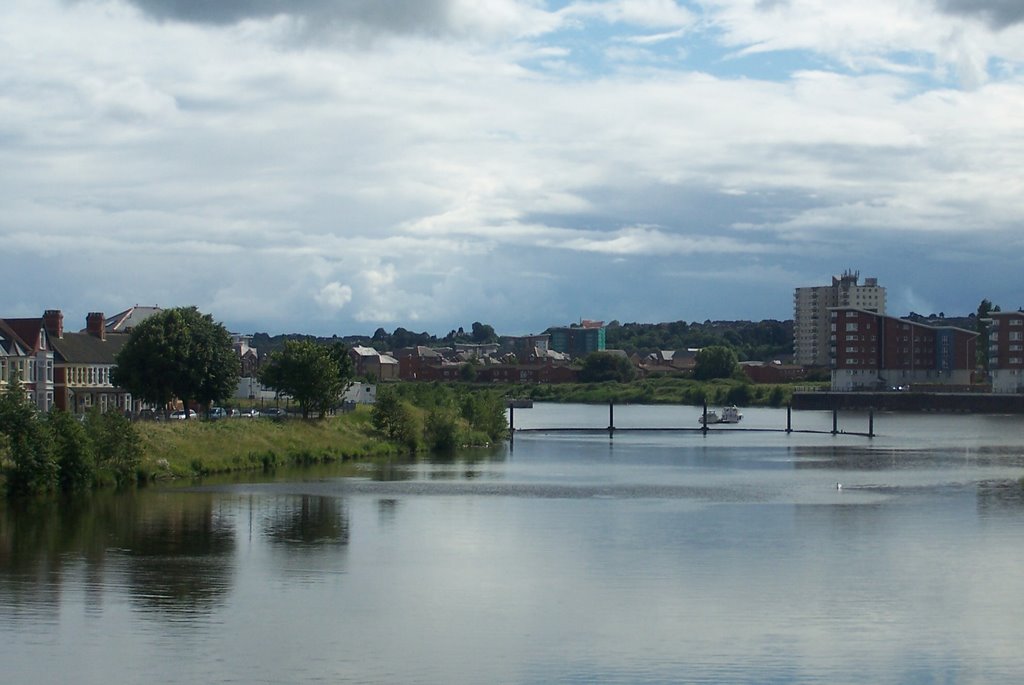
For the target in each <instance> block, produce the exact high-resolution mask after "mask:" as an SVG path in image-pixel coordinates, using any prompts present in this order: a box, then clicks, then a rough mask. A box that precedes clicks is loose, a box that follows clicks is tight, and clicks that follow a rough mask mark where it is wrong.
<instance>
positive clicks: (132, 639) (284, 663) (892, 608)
mask: <svg viewBox="0 0 1024 685" xmlns="http://www.w3.org/2000/svg"><path fill="white" fill-rule="evenodd" d="M698 411H699V410H698V409H697V408H694V407H638V406H631V407H616V409H615V424H616V426H619V427H626V426H637V427H641V426H642V427H656V426H659V427H666V426H685V427H694V426H696V425H697V423H696V422H697V414H698ZM744 413H745V414H746V417H745V418H744V421H743V423H742V424H741V425H742V426H744V427H748V428H749V427H764V428H783V427H785V423H786V413H785V410H771V409H748V410H745V412H744ZM515 420H516V425H517V427H521V428H525V427H541V426H565V425H579V426H594V427H603V426H606V425H607V423H608V409H607V407H584V406H574V405H568V406H552V405H537V406H536V407H535V408H534V409H531V410H517V411H516V416H515ZM794 428H813V429H822V430H828V429H830V428H831V415H830V414H827V413H817V412H795V413H794ZM840 429H841V430H847V431H850V432H853V431H865V430H866V429H867V416H866V415H863V414H860V415H858V414H851V415H844V416H841V417H840ZM875 430H876V431H877V432H878V433H879V435H878V437H875V438H874V439H873V440H869V439H867V438H864V437H858V436H854V435H849V434H847V435H842V434H841V435H835V436H833V435H817V434H803V433H793V434H790V435H786V434H784V433H767V432H764V433H759V432H746V433H743V432H725V431H718V430H715V429H712V431H711V433H710V434H709V435H707V436H702V435H700V434H699V433H668V432H638V433H626V432H623V433H618V434H616V435H615V437H614V439H613V440H609V438H608V437H607V435H600V434H587V435H570V434H563V433H522V434H520V435H518V436H517V437H516V440H515V443H514V448H510V446H508V445H505V446H501V447H498V448H495V449H494V450H491V451H481V452H475V453H473V454H471V455H460V456H459V457H457V458H455V459H451V460H447V461H446V460H439V461H435V462H431V463H420V464H414V465H404V464H392V465H389V466H379V467H374V468H367V470H366V473H365V477H364V478H341V477H338V476H336V475H333V473H332V471H331V470H330V469H321V470H310V471H301V472H296V473H291V474H286V473H279V474H277V475H276V477H275V478H273V479H264V480H262V481H260V480H258V477H257V476H252V477H246V478H247V479H249V482H243V481H239V482H221V483H217V482H209V481H207V482H205V483H203V484H197V485H191V486H188V487H182V486H177V487H159V488H147V489H144V490H141V491H139V492H137V493H134V494H131V495H123V496H101V497H95V498H93V499H92V500H90V501H89V502H86V503H78V504H76V505H66V506H64V507H61V508H56V507H43V508H38V509H13V508H10V507H8V508H7V509H6V510H4V509H3V508H2V507H0V669H2V671H0V673H2V675H0V682H3V683H11V684H14V683H97V684H99V683H102V684H104V685H107V684H109V683H190V684H192V683H312V682H317V683H595V682H601V683H689V682H694V683H1015V684H1016V683H1020V682H1024V497H1022V493H1021V490H1020V488H1019V486H1018V485H1017V483H1016V481H1017V480H1018V479H1020V478H1021V477H1024V417H1009V416H987V417H985V416H965V415H956V416H948V415H905V414H879V415H876V417H875ZM837 483H842V488H841V489H837V487H836V484H837Z"/></svg>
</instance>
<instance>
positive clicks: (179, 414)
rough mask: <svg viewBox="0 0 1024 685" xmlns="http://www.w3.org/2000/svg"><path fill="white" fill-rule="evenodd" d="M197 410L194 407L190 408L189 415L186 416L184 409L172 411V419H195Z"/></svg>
mask: <svg viewBox="0 0 1024 685" xmlns="http://www.w3.org/2000/svg"><path fill="white" fill-rule="evenodd" d="M195 417H196V412H195V410H194V409H189V410H188V416H185V412H184V410H181V409H179V410H178V411H176V412H171V421H184V420H185V419H194V418H195Z"/></svg>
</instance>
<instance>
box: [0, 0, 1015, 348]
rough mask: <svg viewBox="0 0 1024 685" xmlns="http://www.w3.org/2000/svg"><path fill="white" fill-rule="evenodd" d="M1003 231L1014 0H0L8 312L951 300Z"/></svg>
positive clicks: (956, 302) (598, 314) (781, 314)
mask: <svg viewBox="0 0 1024 685" xmlns="http://www.w3.org/2000/svg"><path fill="white" fill-rule="evenodd" d="M1022 227H1024V3H1022V2H1020V0H686V1H684V0H678V1H673V0H218V1H209V0H4V1H3V2H2V3H0V274H2V276H3V278H2V279H0V283H2V285H0V304H2V306H0V315H6V316H33V315H39V314H40V313H41V312H42V310H43V309H47V308H59V309H63V310H64V312H65V319H66V322H67V325H70V326H71V327H73V328H74V327H81V326H84V321H85V314H86V312H88V311H103V312H105V313H107V314H111V313H114V312H117V311H120V310H122V309H125V308H127V307H128V306H130V305H133V304H147V305H151V304H158V305H160V306H165V307H166V306H175V305H186V304H194V305H197V306H198V307H199V308H200V309H201V310H203V311H204V312H209V313H212V314H213V315H214V317H215V318H216V319H218V320H221V321H224V322H225V324H226V325H227V326H228V327H229V328H231V329H232V330H236V331H249V332H251V331H267V332H271V333H280V332H292V331H302V332H311V333H320V334H328V335H329V334H332V333H337V334H339V335H345V334H353V333H372V332H373V331H374V330H375V329H376V328H377V327H378V326H383V327H385V328H386V329H388V330H392V329H393V328H395V327H397V326H404V327H406V328H409V329H412V330H428V331H431V332H434V333H438V334H444V333H445V332H447V331H448V330H449V329H451V328H454V327H458V326H459V325H462V326H466V327H467V328H468V325H469V324H470V323H472V322H473V321H483V322H488V323H491V324H492V325H494V326H495V328H496V329H497V330H498V331H499V332H502V333H528V332H535V331H540V330H543V329H544V328H546V327H547V326H549V325H564V324H566V323H569V322H572V321H576V320H579V319H580V318H591V319H604V320H606V321H608V320H612V319H618V320H620V321H623V322H626V321H644V322H656V321H675V320H679V319H683V320H687V321H694V320H697V321H703V320H704V319H708V318H711V319H764V318H779V319H785V318H790V317H791V316H792V299H793V288H794V287H796V286H804V285H818V284H822V283H827V282H828V279H829V277H830V276H831V275H833V274H838V273H840V272H842V271H843V270H845V269H855V270H859V271H860V272H861V275H862V276H877V277H878V278H879V280H880V283H881V284H882V285H884V286H886V287H887V289H888V294H889V313H892V314H896V315H903V314H906V313H907V312H909V311H917V312H920V313H923V314H930V313H932V312H940V311H944V312H946V313H947V314H965V313H967V312H969V311H973V310H974V309H975V308H976V307H977V304H978V302H979V301H980V300H981V298H983V297H985V298H989V299H991V300H992V301H994V302H996V303H998V304H1000V305H1001V306H1002V307H1003V308H1004V309H1007V308H1017V307H1019V306H1022V305H1024V268H1022V264H1021V255H1022V254H1024V249H1022V248H1024V232H1022ZM76 322H77V323H76Z"/></svg>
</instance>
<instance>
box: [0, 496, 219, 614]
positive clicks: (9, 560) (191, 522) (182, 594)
mask: <svg viewBox="0 0 1024 685" xmlns="http://www.w3.org/2000/svg"><path fill="white" fill-rule="evenodd" d="M234 549H235V542H234V533H233V530H232V528H231V525H230V522H228V521H226V520H224V519H223V518H222V517H221V516H219V513H218V508H217V506H216V504H215V499H214V497H212V496H186V495H163V496H152V495H147V494H145V493H127V494H117V495H111V494H106V495H96V496H94V497H83V498H78V499H67V500H62V501H60V502H58V503H53V502H34V503H31V502H30V503H26V502H17V503H15V502H9V503H8V504H7V506H6V509H5V511H4V515H3V516H0V592H2V595H3V596H2V598H0V599H2V602H3V603H4V604H5V605H6V604H10V605H11V606H15V607H16V606H19V605H26V606H29V607H30V608H31V610H32V611H33V612H38V611H40V610H45V609H46V608H47V607H52V609H53V610H54V611H56V608H57V606H58V604H59V602H60V596H61V589H62V587H63V585H64V583H65V581H66V580H67V579H68V578H75V579H76V580H78V582H81V583H82V585H83V587H84V588H85V590H86V593H87V595H90V593H99V592H102V590H103V589H104V588H105V587H107V586H108V585H122V584H123V585H125V586H127V588H128V589H129V591H130V595H131V597H132V601H133V602H135V603H136V604H137V605H139V606H141V607H142V608H144V609H147V610H161V611H163V610H168V609H173V610H175V611H209V610H210V608H211V607H212V606H213V605H214V604H215V603H216V602H217V601H218V600H219V599H220V598H222V597H223V596H224V594H225V593H226V592H227V590H228V589H229V587H230V585H231V563H230V562H231V557H232V555H233V553H234ZM99 602H100V599H99V598H97V597H93V598H92V603H93V604H99Z"/></svg>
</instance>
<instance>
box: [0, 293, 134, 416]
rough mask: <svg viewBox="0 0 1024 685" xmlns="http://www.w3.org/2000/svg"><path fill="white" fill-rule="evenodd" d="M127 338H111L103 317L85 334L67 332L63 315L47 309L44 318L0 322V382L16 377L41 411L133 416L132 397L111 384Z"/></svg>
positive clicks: (96, 315)
mask: <svg viewBox="0 0 1024 685" xmlns="http://www.w3.org/2000/svg"><path fill="white" fill-rule="evenodd" d="M127 340H128V335H127V334H125V333H107V329H106V326H105V321H104V318H103V314H102V313H100V312H93V313H90V314H89V315H88V316H87V317H86V327H85V329H83V330H82V331H81V332H78V333H73V332H69V331H66V330H64V314H63V312H61V311H60V310H59V309H48V310H46V311H45V312H44V313H43V316H42V317H38V318H28V319H2V320H0V348H3V350H4V352H3V353H0V354H2V355H3V358H4V359H5V360H6V364H4V365H3V367H0V378H4V379H5V380H7V381H8V382H9V380H10V379H11V378H12V377H13V375H14V374H17V375H18V376H19V377H20V378H22V379H23V383H24V385H25V389H26V392H27V393H28V394H29V397H31V398H32V400H33V402H34V403H35V405H36V406H37V407H38V408H39V409H40V410H41V411H49V410H50V409H52V408H54V407H57V408H59V409H65V410H67V411H69V412H73V413H76V414H80V413H84V412H86V411H88V410H90V409H92V408H93V407H97V408H99V410H100V411H111V410H118V411H130V410H131V409H132V408H133V407H132V396H131V394H130V393H129V392H127V391H126V390H124V389H122V388H118V387H116V386H115V385H114V384H113V383H112V382H111V378H110V376H111V371H112V370H113V368H114V366H115V365H116V364H115V358H116V356H117V353H118V352H119V351H120V350H121V348H122V347H123V346H124V344H125V342H127Z"/></svg>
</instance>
